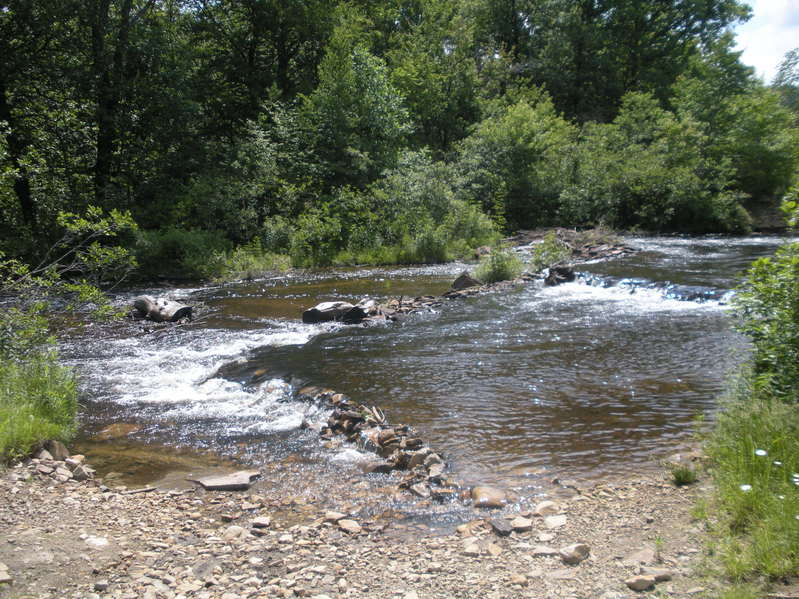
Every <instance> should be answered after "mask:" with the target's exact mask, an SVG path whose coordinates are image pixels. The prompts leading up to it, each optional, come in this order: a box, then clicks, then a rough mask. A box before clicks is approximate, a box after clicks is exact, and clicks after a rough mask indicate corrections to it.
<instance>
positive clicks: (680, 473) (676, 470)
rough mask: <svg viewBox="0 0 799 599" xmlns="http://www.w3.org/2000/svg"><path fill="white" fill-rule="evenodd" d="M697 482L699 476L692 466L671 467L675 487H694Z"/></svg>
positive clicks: (677, 465)
mask: <svg viewBox="0 0 799 599" xmlns="http://www.w3.org/2000/svg"><path fill="white" fill-rule="evenodd" d="M697 480H699V476H698V475H697V473H696V470H694V469H693V468H691V467H690V466H687V465H685V464H675V465H674V466H672V467H671V482H672V483H674V485H675V486H677V487H683V486H685V485H692V484H694V483H695V482H696V481H697Z"/></svg>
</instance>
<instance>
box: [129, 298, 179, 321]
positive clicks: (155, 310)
mask: <svg viewBox="0 0 799 599" xmlns="http://www.w3.org/2000/svg"><path fill="white" fill-rule="evenodd" d="M133 308H134V309H135V310H136V312H137V313H138V315H139V316H142V317H144V318H148V319H149V320H152V321H154V322H177V321H178V320H181V319H183V318H188V319H189V320H191V313H192V307H191V306H187V305H186V304H181V303H180V302H176V301H174V300H171V299H168V298H165V297H158V298H155V297H152V296H150V295H140V296H139V297H137V298H135V299H134V300H133Z"/></svg>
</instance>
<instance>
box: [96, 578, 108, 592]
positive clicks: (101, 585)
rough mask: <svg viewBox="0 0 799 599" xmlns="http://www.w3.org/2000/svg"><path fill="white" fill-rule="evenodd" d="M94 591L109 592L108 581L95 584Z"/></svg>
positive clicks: (99, 581)
mask: <svg viewBox="0 0 799 599" xmlns="http://www.w3.org/2000/svg"><path fill="white" fill-rule="evenodd" d="M94 590H95V591H99V592H101V593H102V592H103V591H107V590H108V581H107V580H98V581H96V582H95V583H94Z"/></svg>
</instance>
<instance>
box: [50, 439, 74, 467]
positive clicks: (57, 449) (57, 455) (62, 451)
mask: <svg viewBox="0 0 799 599" xmlns="http://www.w3.org/2000/svg"><path fill="white" fill-rule="evenodd" d="M44 448H45V449H46V450H47V451H48V452H49V453H50V455H52V456H53V459H54V460H56V461H58V462H63V461H64V460H66V459H67V458H68V457H69V452H68V451H67V448H66V447H64V444H63V443H62V442H61V441H56V440H54V439H53V440H50V441H45V443H44Z"/></svg>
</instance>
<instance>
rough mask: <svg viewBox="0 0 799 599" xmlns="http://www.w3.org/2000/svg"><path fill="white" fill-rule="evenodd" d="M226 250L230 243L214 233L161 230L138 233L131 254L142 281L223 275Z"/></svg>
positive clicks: (207, 277) (218, 233) (204, 277)
mask: <svg viewBox="0 0 799 599" xmlns="http://www.w3.org/2000/svg"><path fill="white" fill-rule="evenodd" d="M229 249H230V242H229V241H227V239H225V237H224V236H223V235H222V233H220V232H217V231H187V230H184V229H165V230H161V231H142V232H141V233H140V234H139V237H138V239H137V240H136V246H135V248H134V252H135V255H136V260H137V262H138V264H139V271H138V274H139V276H140V277H142V278H146V279H153V278H156V277H161V276H166V277H175V278H181V279H209V278H213V277H217V276H220V275H221V274H222V273H223V272H224V269H225V255H226V252H227V251H228V250H229Z"/></svg>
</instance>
